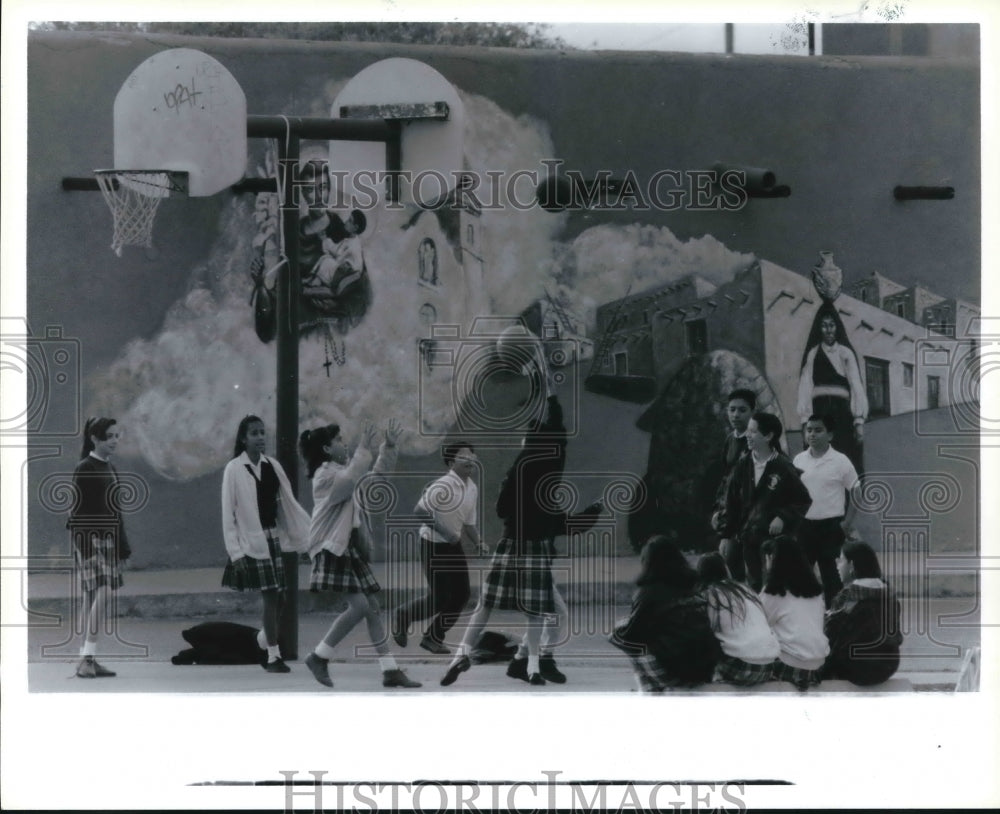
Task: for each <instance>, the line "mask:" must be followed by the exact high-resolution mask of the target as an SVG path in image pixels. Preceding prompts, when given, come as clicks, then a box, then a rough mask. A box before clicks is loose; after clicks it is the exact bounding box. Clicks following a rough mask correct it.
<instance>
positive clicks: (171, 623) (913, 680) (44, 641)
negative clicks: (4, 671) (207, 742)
mask: <svg viewBox="0 0 1000 814" xmlns="http://www.w3.org/2000/svg"><path fill="white" fill-rule="evenodd" d="M627 610H628V609H627V607H625V606H619V607H616V608H615V611H616V613H617V614H618V615H624V614H625V613H626V612H627ZM226 619H227V621H232V622H240V623H242V624H247V625H256V624H257V621H258V620H257V618H256V617H255V616H249V615H241V616H227V617H226ZM331 619H332V615H331V614H325V613H323V614H320V613H309V614H303V615H302V616H301V617H300V619H299V643H300V647H299V656H300V660H299V661H295V662H291V663H290V666H291V668H292V672H291V673H290V674H287V675H274V674H270V673H265V672H264V671H263V670H262V669H261V668H260V667H258V666H256V665H238V666H214V665H174V664H171V662H170V657H171V656H173V655H175V654H176V653H177V652H179V651H181V650H183V649H185V648H186V647H187V646H188V645H187V643H186V642H185V641H184V639H183V638H182V637H181V631H182V630H184V629H186V628H188V627H191V626H192V625H193V624H196V623H197V621H199V620H192V619H190V618H183V617H181V618H164V619H137V618H122V619H119V620H118V625H117V637H116V638H112V639H107V640H105V641H106V642H108V644H107V645H106V646H105V649H106V650H107V651H108V655H107V656H106V657H103V656H102V657H101V661H102V663H104V664H105V665H106V666H108V667H110V668H111V669H113V670H115V671H117V673H118V676H117V677H116V678H112V679H97V680H82V679H77V678H76V677H75V676H74V670H75V667H76V663H77V661H78V656H77V653H78V652H79V639H78V637H74V636H71V635H69V632H68V630H67V629H66V628H64V627H62V626H50V627H39V626H33V627H31V628H30V629H29V630H28V665H27V670H28V686H29V690H30V691H31V692H60V693H62V692H72V693H78V692H79V693H108V692H112V693H120V692H164V693H213V692H221V693H284V692H296V693H302V692H305V693H309V692H313V693H316V692H319V693H330V692H334V693H345V692H346V693H371V692H389V693H392V694H406V693H428V692H435V693H436V692H443V693H453V692H462V693H466V692H473V693H493V692H504V693H508V692H533V693H538V692H544V693H588V692H591V693H593V692H599V693H618V692H631V691H633V690H634V688H635V682H634V679H633V676H632V671H631V669H630V667H629V665H628V661H627V659H626V658H625V657H624V655H623V654H622V653H621V652H620V651H619V650H617V649H616V648H614V647H612V646H611V645H610V644H609V643H608V641H607V635H606V633H604V632H603V631H601V630H599V629H595V628H594V627H593V626H590V629H589V630H588V629H585V628H587V627H588V625H587V624H584V623H585V622H586V621H587V620H579V621H578V622H577V623H576V626H577V628H578V629H577V630H575V631H573V632H572V633H571V635H570V637H569V640H568V641H567V642H565V643H564V644H562V645H561V646H560V647H559V649H558V650H557V653H556V658H557V662H558V664H559V667H560V669H562V670H563V672H565V673H566V675H567V676H568V678H569V680H568V681H567V683H566V684H564V685H554V684H548V685H546V686H544V687H530V686H529V685H527V684H525V683H524V682H522V681H519V680H515V679H511V678H508V677H507V676H506V675H505V670H506V666H505V665H504V664H487V665H473V667H472V669H471V670H470V671H469V672H467V673H464V674H463V675H461V676H460V678H459V679H458V681H457V682H456V683H455V684H454V685H452V686H451V687H450V688H442V687H441V686H440V685H439V683H438V682H439V680H440V678H441V676H442V675H444V672H445V670H446V668H447V665H448V663H449V661H450V657H448V656H434V655H431V654H429V653H427V652H425V651H424V650H422V649H421V648H420V647H419V646H418V644H417V641H418V638H419V632H418V633H417V635H413V634H412V633H411V635H410V641H409V643H408V646H407V647H406V648H405V649H401V648H399V647H397V646H396V645H395V643H391V644H390V648H391V651H392V652H393V653H394V654H395V656H396V659H397V661H398V662H399V665H400V666H401V667H402V668H403V669H405V670H406V671H407V673H408V674H409V675H410V676H411V677H412V678H414V679H415V680H417V681H420V682H422V683H423V684H424V686H423V687H422V688H420V689H416V690H402V689H392V690H385V689H384V688H383V687H382V686H381V674H380V672H379V669H378V664H377V662H376V661H375V659H374V657H373V656H372V655H371V653H372V651H371V649H370V646H369V645H368V641H367V634H366V631H365V628H364V626H359V627H358V628H356V629H355V630H354V631H353V632H352V633H351V634H350V635H349V636H348V638H347V639H346V640H345V641H344V642H342V643H341V645H340V646H339V648H338V649H339V650H340V652H341V653H342V655H341V656H340V657H339V658H337V659H334V660H333V661H331V667H330V674H331V677H332V678H333V680H334V684H335V686H334V689H333V690H328V689H326V688H324V687H322V686H321V685H319V684H318V683H317V682H316V681H315V680H314V679H313V677H312V675H311V674H310V673H309V671H308V670H307V669H306V667H305V666H304V665H303V664H302V662H301V658H304V657H305V655H307V654H308V652H309V651H310V650H311V648H312V647H313V645H314V644H315V643H316V642H318V641H319V640H320V638H321V637H322V636H323V634H324V633H325V631H326V629H327V627H328V626H329V624H330V621H331ZM519 621H520V620H519V617H518V615H517V614H514V613H496V614H494V616H493V618H492V619H491V620H490V624H489V625H488V627H487V629H488V630H495V631H498V632H502V633H507V634H509V635H511V636H514V637H516V636H518V635H519V633H520V630H519ZM979 622H980V618H979V610H978V607H977V603H976V600H975V598H974V597H965V598H938V599H932V600H929V602H928V603H916V602H910V601H907V600H904V602H903V624H904V628H906V634H905V638H904V644H903V650H902V657H903V658H902V663H901V666H900V670H899V672H898V673H897V677H898V678H902V679H905V680H907V681H909V682H910V684H911V685H912V687H913V689H914V690H915V691H950V690H953V689H954V687H955V683H956V681H957V678H958V674H959V670H960V667H961V664H962V658H963V656H964V653H965V651H966V649H967V648H969V647H974V646H977V645H978V644H979ZM457 631H458V629H457V628H456V629H455V630H453V631H452V633H451V635H450V636H449V642H450V643H452V644H454V643H457V642H458V641H459V638H460V633H458V632H457ZM720 689H724V688H722V687H712V688H704V689H703V690H700V691H699V692H701V691H718V690H720ZM850 689H851V688H850V687H847V686H841V683H840V682H837V683H836V685H829V684H828V685H827V690H826V691H828V692H829V691H843V690H850ZM818 691H819V692H822V691H823V686H821V687H820V688H818ZM810 692H817V691H810Z"/></svg>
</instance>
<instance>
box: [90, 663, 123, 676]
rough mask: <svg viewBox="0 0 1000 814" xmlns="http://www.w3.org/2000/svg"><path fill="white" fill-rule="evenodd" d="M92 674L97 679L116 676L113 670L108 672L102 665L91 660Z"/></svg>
mask: <svg viewBox="0 0 1000 814" xmlns="http://www.w3.org/2000/svg"><path fill="white" fill-rule="evenodd" d="M92 663H93V665H94V672H95V674H96V675H97V677H98V678H114V677H115V676H116V675H118V674H117V673H116V672H115V671H114V670H109V669H108V668H107V667H105V666H104V665H103V664H101V663H100V662H99V661H98V660H97V659H93V662H92Z"/></svg>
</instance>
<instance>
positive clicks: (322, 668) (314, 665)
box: [306, 653, 333, 687]
mask: <svg viewBox="0 0 1000 814" xmlns="http://www.w3.org/2000/svg"><path fill="white" fill-rule="evenodd" d="M306 667H308V668H309V672H310V673H312V674H313V678H315V679H316V680H317V681H318V682H319V683H320V684H322V685H323V686H324V687H332V686H333V681H332V680H331V679H330V670H329V667H330V660H329V659H325V658H323V657H322V656H317V655H316V654H315V653H310V654H309V655H308V656H306Z"/></svg>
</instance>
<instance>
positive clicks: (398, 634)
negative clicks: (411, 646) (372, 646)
mask: <svg viewBox="0 0 1000 814" xmlns="http://www.w3.org/2000/svg"><path fill="white" fill-rule="evenodd" d="M392 640H393V641H394V642H395V643H396V644H398V645H399V646H400V647H406V641H407V639H406V627H405V626H404V625H402V624H400V619H399V617H398V616H397V617H395V618H394V619H393V620H392Z"/></svg>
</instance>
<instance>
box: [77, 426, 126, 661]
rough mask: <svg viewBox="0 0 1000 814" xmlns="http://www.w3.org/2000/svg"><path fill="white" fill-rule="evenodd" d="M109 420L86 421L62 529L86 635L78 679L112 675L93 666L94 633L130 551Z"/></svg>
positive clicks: (114, 439)
mask: <svg viewBox="0 0 1000 814" xmlns="http://www.w3.org/2000/svg"><path fill="white" fill-rule="evenodd" d="M116 425H117V422H116V421H115V419H113V418H90V419H87V423H86V425H85V426H84V430H83V451H82V452H81V454H80V463H78V464H77V466H76V469H75V470H74V472H73V487H74V491H75V493H76V502H75V504H74V506H73V509H72V511H71V512H70V517H69V522H68V523H67V528H69V530H70V535H71V539H72V542H73V559H74V561H75V562H76V568H77V572H78V573H79V574H80V583H81V585H82V587H83V605H84V616H85V618H86V629H85V630H86V632H85V638H84V644H83V649H82V650H81V653H80V655H81V656H82V658H81V660H80V664H79V666H78V667H77V669H76V674H77V676H79V677H80V678H110V677H111V676H114V675H115V673H114V672H113V671H111V670H108V669H107V668H106V667H104V666H103V665H101V664H99V663H98V662H97V660H96V658H95V656H96V655H97V633H98V631H99V630H100V629H101V627H102V626H103V625H104V622H105V619H106V618H107V604H108V600H109V598H110V597H109V594H108V592H109V591H116V590H118V588H120V587H121V586H122V576H121V571H120V565H121V563H122V562H124V561H125V560H127V559H128V558H129V556H130V555H131V553H132V551H131V549H130V548H129V544H128V538H127V537H126V535H125V525H124V524H123V523H122V516H121V512H120V511H119V508H118V504H117V500H116V497H115V495H116V492H117V489H118V474H117V473H116V472H115V468H114V467H113V466H112V465H111V461H110V459H111V456H112V455H113V454H114V452H115V450H116V449H117V447H118V439H119V437H120V433H119V431H118V428H117V426H116Z"/></svg>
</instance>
